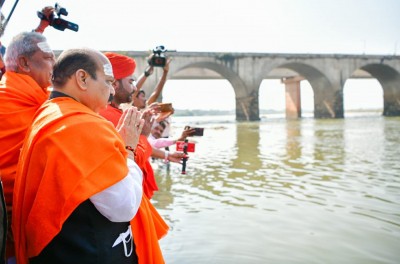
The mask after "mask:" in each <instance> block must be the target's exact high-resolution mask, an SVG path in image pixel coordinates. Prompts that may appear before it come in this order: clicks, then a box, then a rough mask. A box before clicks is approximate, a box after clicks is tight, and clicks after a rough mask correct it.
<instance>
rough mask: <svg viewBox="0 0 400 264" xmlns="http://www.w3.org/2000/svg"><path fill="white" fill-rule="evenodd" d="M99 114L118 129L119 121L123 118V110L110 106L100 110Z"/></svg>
mask: <svg viewBox="0 0 400 264" xmlns="http://www.w3.org/2000/svg"><path fill="white" fill-rule="evenodd" d="M99 114H100V115H101V116H102V117H104V118H105V119H107V120H108V121H111V123H113V124H114V127H117V125H118V122H119V119H120V118H121V116H122V110H121V109H117V108H115V107H112V106H111V105H109V104H108V105H107V108H106V109H102V110H100V112H99Z"/></svg>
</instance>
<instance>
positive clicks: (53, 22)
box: [37, 3, 79, 32]
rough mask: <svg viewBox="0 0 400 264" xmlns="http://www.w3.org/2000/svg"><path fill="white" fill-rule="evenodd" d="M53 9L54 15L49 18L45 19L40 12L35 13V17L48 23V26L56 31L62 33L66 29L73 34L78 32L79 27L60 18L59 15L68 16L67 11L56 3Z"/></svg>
mask: <svg viewBox="0 0 400 264" xmlns="http://www.w3.org/2000/svg"><path fill="white" fill-rule="evenodd" d="M54 9H55V10H54V13H53V14H51V15H50V17H49V18H47V17H46V16H45V15H44V14H43V13H42V12H40V11H38V12H37V15H38V17H39V18H40V19H42V20H47V21H49V23H50V26H52V27H54V28H55V29H57V30H61V31H64V30H65V29H66V28H67V29H70V30H72V31H75V32H77V31H78V30H79V26H78V25H77V24H75V23H72V22H69V21H67V20H64V19H62V18H61V15H64V16H68V12H67V9H65V8H64V7H61V6H60V5H59V4H58V3H56V4H55V6H54ZM55 15H57V17H55Z"/></svg>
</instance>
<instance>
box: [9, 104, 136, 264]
mask: <svg viewBox="0 0 400 264" xmlns="http://www.w3.org/2000/svg"><path fill="white" fill-rule="evenodd" d="M93 131H96V133H95V134H93ZM124 145H125V144H124V143H123V140H122V139H121V137H120V136H119V134H118V132H117V131H116V130H115V128H114V127H113V126H112V124H110V122H108V121H106V120H104V119H103V118H102V117H100V116H99V115H97V114H96V113H94V112H92V111H91V110H90V109H89V108H87V107H85V106H84V105H82V104H80V103H78V102H76V101H75V100H73V99H71V98H68V97H59V98H55V99H52V100H50V101H47V102H46V103H44V104H43V105H42V106H41V107H40V109H39V110H38V111H37V113H36V114H35V120H34V122H33V124H32V127H31V128H30V129H29V130H28V132H27V137H26V139H25V141H24V146H23V148H22V151H21V156H20V159H19V163H18V168H17V175H16V179H15V189H14V207H13V215H12V216H13V223H12V228H13V232H14V238H15V248H16V257H17V263H19V264H25V263H27V262H28V258H30V257H34V256H37V255H38V254H39V253H40V252H41V251H42V250H43V248H44V247H45V246H46V245H47V244H48V243H49V242H50V241H51V240H52V239H53V238H54V237H55V236H56V235H57V234H58V233H59V232H60V230H61V227H62V225H63V223H64V222H65V220H66V219H67V218H68V217H69V215H70V214H71V213H72V212H73V211H74V210H75V208H76V207H77V206H78V205H79V204H81V203H82V202H83V201H85V200H87V199H89V198H90V197H91V196H93V195H94V194H96V193H98V192H100V191H102V190H104V189H106V188H108V187H109V186H111V185H113V184H115V183H117V182H118V181H120V180H121V179H123V178H124V177H125V176H126V175H127V173H128V167H127V165H126V158H127V152H126V150H125V147H124Z"/></svg>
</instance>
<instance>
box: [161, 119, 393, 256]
mask: <svg viewBox="0 0 400 264" xmlns="http://www.w3.org/2000/svg"><path fill="white" fill-rule="evenodd" d="M173 121H174V128H175V130H174V131H175V132H179V131H180V130H181V129H182V128H183V126H184V125H186V124H189V125H192V126H194V125H196V126H202V127H205V132H204V136H203V137H198V138H195V140H196V142H197V143H196V152H195V153H192V154H191V155H190V160H189V161H188V164H187V174H186V175H182V174H181V173H180V169H181V167H180V166H179V165H177V164H172V165H171V166H170V169H169V170H167V168H166V167H165V166H162V165H160V166H159V167H158V169H156V170H155V171H156V174H157V181H158V183H159V188H160V191H158V192H157V193H156V194H155V196H154V198H153V200H154V203H155V205H156V207H157V208H158V210H159V212H160V213H161V215H162V216H163V217H164V218H165V219H166V221H167V223H168V224H169V226H170V228H171V230H170V232H169V233H168V235H167V236H166V237H165V238H163V239H162V240H161V241H160V243H161V246H162V250H163V253H164V257H165V259H166V262H167V263H168V264H172V263H207V264H212V263H245V264H248V263H249V264H250V263H363V264H364V263H400V118H385V117H381V116H379V115H370V116H364V117H362V116H352V117H346V119H339V120H315V119H313V118H304V119H301V120H295V121H287V120H285V119H282V118H270V119H263V120H262V121H261V122H251V123H250V122H249V123H236V122H235V121H234V117H230V116H229V117H198V118H184V117H175V118H174V120H173ZM178 130H179V131H178Z"/></svg>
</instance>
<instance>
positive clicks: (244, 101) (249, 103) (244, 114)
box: [236, 95, 260, 121]
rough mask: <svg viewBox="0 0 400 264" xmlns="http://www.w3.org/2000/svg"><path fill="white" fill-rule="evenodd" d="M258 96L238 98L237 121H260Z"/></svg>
mask: <svg viewBox="0 0 400 264" xmlns="http://www.w3.org/2000/svg"><path fill="white" fill-rule="evenodd" d="M259 114H260V112H259V109H258V96H254V95H250V96H247V97H241V98H236V120H237V121H259V120H260V115H259Z"/></svg>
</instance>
